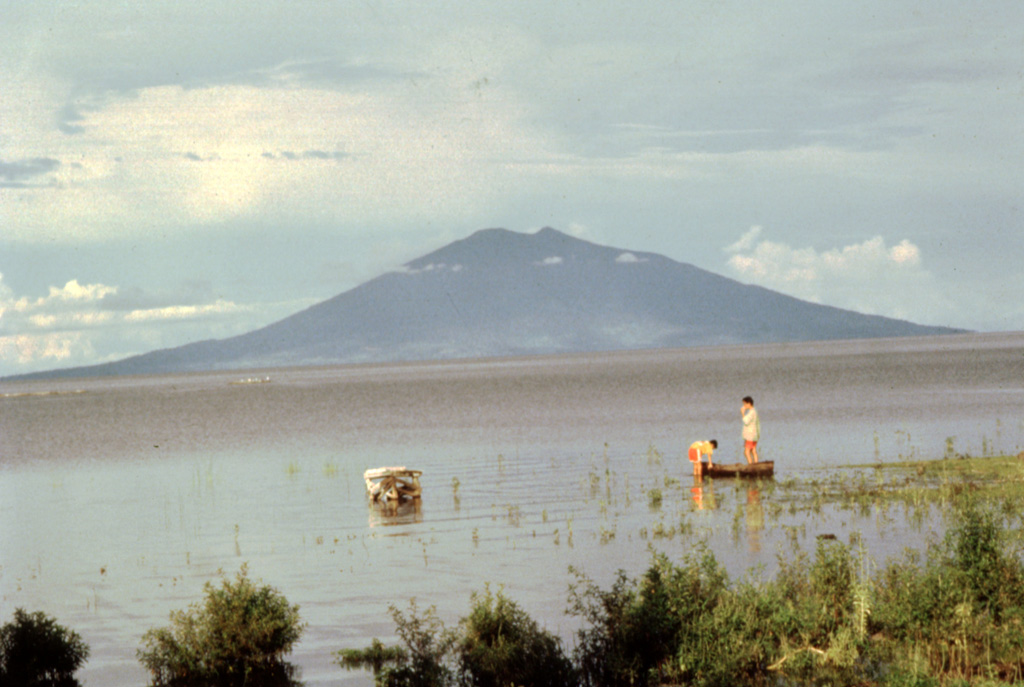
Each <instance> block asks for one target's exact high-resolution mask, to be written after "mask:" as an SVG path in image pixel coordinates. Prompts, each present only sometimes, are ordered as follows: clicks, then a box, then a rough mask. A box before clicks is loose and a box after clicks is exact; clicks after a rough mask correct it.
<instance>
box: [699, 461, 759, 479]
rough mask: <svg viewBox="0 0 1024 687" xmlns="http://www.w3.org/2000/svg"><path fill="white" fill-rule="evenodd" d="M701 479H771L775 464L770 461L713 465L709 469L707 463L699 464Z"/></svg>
mask: <svg viewBox="0 0 1024 687" xmlns="http://www.w3.org/2000/svg"><path fill="white" fill-rule="evenodd" d="M700 474H701V477H771V476H772V475H774V474H775V462H774V461H771V460H765V461H761V462H760V463H733V464H731V465H721V464H719V463H715V466H714V467H713V468H709V467H708V464H707V463H704V462H702V463H701V464H700Z"/></svg>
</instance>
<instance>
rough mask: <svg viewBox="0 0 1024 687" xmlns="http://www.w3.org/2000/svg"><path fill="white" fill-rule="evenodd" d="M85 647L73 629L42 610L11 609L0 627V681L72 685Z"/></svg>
mask: <svg viewBox="0 0 1024 687" xmlns="http://www.w3.org/2000/svg"><path fill="white" fill-rule="evenodd" d="M88 657H89V647H88V646H87V645H86V643H85V642H84V641H82V638H81V637H80V636H79V635H78V633H77V632H74V631H73V630H69V629H67V628H65V627H62V626H61V625H58V624H57V621H56V620H54V619H53V618H50V617H48V616H47V615H46V614H44V613H42V612H38V611H37V612H35V613H26V612H25V611H24V610H22V609H20V608H19V609H17V610H15V611H14V620H13V621H11V622H9V623H6V624H5V625H4V626H3V627H0V685H12V686H13V685H18V686H19V687H73V686H75V685H78V680H76V679H75V678H74V674H75V671H76V670H78V669H79V668H80V667H81V666H82V664H83V663H85V659H86V658H88Z"/></svg>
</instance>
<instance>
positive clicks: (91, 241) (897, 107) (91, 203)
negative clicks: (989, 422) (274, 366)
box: [0, 0, 1024, 375]
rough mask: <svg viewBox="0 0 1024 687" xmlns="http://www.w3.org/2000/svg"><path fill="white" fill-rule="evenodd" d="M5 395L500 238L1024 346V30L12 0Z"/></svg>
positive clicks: (441, 8)
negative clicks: (627, 255)
mask: <svg viewBox="0 0 1024 687" xmlns="http://www.w3.org/2000/svg"><path fill="white" fill-rule="evenodd" d="M3 14H4V16H3V21H2V22H0V275H2V276H0V375H3V374H12V373H17V372H27V371H32V370H38V369H47V368H52V367H63V366H70V365H82V364H90V363H96V362H103V361H107V360H111V359H116V358H120V357H124V356H126V355H130V354H134V353H140V352H144V351H147V350H151V349H154V348H160V347H167V346H173V345H179V344H182V343H186V342H188V341H193V340H197V339H205V338H211V337H222V336H228V335H231V334H236V333H241V332H243V331H248V330H250V329H253V328H255V327H257V326H260V325H263V324H267V323H269V322H271V321H274V320H276V319H279V318H280V317H283V316H285V315H287V314H289V313H291V312H294V311H296V310H298V309H300V308H303V307H306V306H308V305H311V304H312V303H314V302H317V301H319V300H322V299H324V298H327V297H330V296H333V295H335V294H337V293H340V292H342V291H344V290H347V289H349V288H351V287H353V286H356V285H358V284H359V283H362V282H363V281H366V280H367V279H369V278H371V277H374V276H376V275H378V274H380V273H381V272H384V271H387V270H389V269H394V268H396V267H397V266H399V265H401V264H402V263H404V262H406V261H408V260H411V259H413V258H416V257H418V256H420V255H423V254H425V253H427V252H429V251H431V250H434V249H436V248H439V247H441V246H442V245H444V244H446V243H448V242H450V241H453V240H456V239H459V238H462V237H464V236H466V235H468V234H470V233H472V232H473V231H475V230H477V229H481V228H485V227H497V226H500V227H505V228H508V229H513V230H517V231H535V230H536V229H538V228H540V227H542V226H546V225H548V226H552V227H555V228H556V229H560V230H562V231H565V232H567V233H572V234H574V235H576V236H579V237H581V238H585V239H587V240H591V241H595V242H597V243H602V244H607V245H613V246H617V247H621V248H626V249H631V250H644V251H653V252H657V253H662V254H664V255H667V256H669V257H671V258H673V259H675V260H679V261H682V262H689V263H692V264H695V265H697V266H699V267H702V268H704V269H708V270H712V271H714V272H718V273H721V274H724V275H726V276H730V277H733V278H736V279H739V280H740V281H744V282H748V283H756V284H761V285H764V286H767V287H769V288H773V289H777V290H780V291H783V292H786V293H789V294H792V295H795V296H798V297H801V298H806V299H809V300H813V301H818V302H822V303H828V304H832V305H837V306H840V307H846V308H852V309H857V310H860V311H863V312H870V313H878V314H883V315H889V316H896V317H901V318H906V319H910V320H913V321H916V322H920V323H925V324H945V325H953V326H958V327H966V328H970V329H978V330H1020V329H1024V269H1022V268H1021V264H1020V263H1021V259H1022V257H1024V234H1022V229H1024V223H1022V218H1021V208H1020V202H1021V197H1022V188H1024V183H1022V182H1024V175H1022V169H1024V120H1022V117H1021V112H1022V111H1024V50H1022V49H1021V46H1022V45H1024V3H1021V2H1019V1H1018V0H1007V1H1006V2H1000V1H998V0H993V1H990V2H985V3H963V2H960V1H957V2H943V1H930V2H909V1H908V2H892V1H891V0H884V1H882V2H875V1H873V0H867V1H864V2H857V3H827V2H819V1H817V0H815V1H813V2H787V1H786V0H781V1H780V2H773V3H760V2H756V3H755V2H728V1H723V0H708V1H699V2H686V1H682V0H672V1H669V2H650V1H644V0H639V1H638V2H633V3H627V4H623V3H621V2H602V1H599V0H588V1H587V2H552V0H540V1H533V0H520V1H517V2H505V3H472V2H461V3H456V2H445V3H424V2H421V1H419V0H417V1H415V2H399V1H395V2H381V1H380V0H367V1H366V2H358V3H357V2H332V3H326V2H313V1H303V0H290V1H282V2H270V1H266V0H261V1H260V2H255V3H237V2H211V1H209V0H207V1H196V0H171V1H166V2H164V1H152V2H145V3H125V2H122V0H116V1H113V0H92V1H91V2H87V3H85V2H81V3H80V2H62V3H56V2H53V3H51V2H37V1H35V0H7V2H6V3H5V5H4V12H3Z"/></svg>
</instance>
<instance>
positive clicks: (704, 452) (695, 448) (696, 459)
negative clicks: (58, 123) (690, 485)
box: [689, 439, 718, 477]
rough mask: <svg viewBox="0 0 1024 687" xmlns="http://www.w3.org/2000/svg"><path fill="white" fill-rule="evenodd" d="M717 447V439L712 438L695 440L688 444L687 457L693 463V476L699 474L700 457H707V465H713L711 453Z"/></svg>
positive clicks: (698, 475)
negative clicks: (709, 439)
mask: <svg viewBox="0 0 1024 687" xmlns="http://www.w3.org/2000/svg"><path fill="white" fill-rule="evenodd" d="M716 448H718V441H717V440H716V439H712V440H711V441H704V440H702V441H695V442H693V443H692V444H690V451H689V458H690V462H691V463H693V474H694V476H695V477H700V476H701V467H700V457H701V456H707V457H708V467H709V468H711V467H714V463H713V461H712V459H711V454H713V453H714V452H715V449H716Z"/></svg>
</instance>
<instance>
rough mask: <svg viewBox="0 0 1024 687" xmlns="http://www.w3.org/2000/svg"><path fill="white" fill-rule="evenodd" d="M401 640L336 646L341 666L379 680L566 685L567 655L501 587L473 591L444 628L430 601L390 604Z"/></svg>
mask: <svg viewBox="0 0 1024 687" xmlns="http://www.w3.org/2000/svg"><path fill="white" fill-rule="evenodd" d="M391 616H392V618H394V620H395V625H396V631H397V633H398V636H399V637H400V638H401V640H402V643H403V646H399V647H386V646H384V645H383V644H382V643H381V642H380V641H379V640H376V639H375V640H373V643H372V644H371V645H370V646H369V647H368V648H366V649H346V650H342V651H340V652H338V663H339V664H340V665H341V666H342V667H344V668H346V669H354V668H367V669H370V670H372V671H373V673H374V680H375V683H376V684H377V685H378V686H379V687H447V686H450V685H462V686H464V687H514V686H517V685H518V686H526V685H529V686H531V687H569V686H570V685H575V684H576V680H575V673H574V671H573V668H572V663H571V661H570V660H569V658H568V657H567V656H566V655H565V653H564V652H563V651H562V647H561V642H560V641H559V640H558V638H557V637H555V636H554V635H552V634H550V633H548V632H546V631H544V630H542V629H541V628H540V627H539V626H538V625H537V623H536V622H535V621H534V620H533V619H532V618H530V617H529V616H528V615H527V614H526V613H525V612H524V611H523V610H522V609H520V608H519V607H518V606H517V605H516V604H515V602H513V601H511V600H510V599H508V598H507V597H506V596H504V595H503V594H501V593H500V592H499V593H497V594H492V593H491V592H490V590H487V591H486V592H485V593H484V594H482V595H481V594H474V595H473V596H472V609H471V611H470V614H469V616H467V617H465V618H463V619H462V620H461V621H460V623H459V629H458V630H449V629H446V628H445V627H444V624H443V623H442V622H441V620H440V619H438V617H437V615H436V614H435V612H434V609H433V608H430V609H428V610H427V611H426V612H424V613H419V612H418V610H417V608H416V604H415V603H412V604H410V610H409V613H408V614H405V613H402V612H401V611H399V610H397V609H396V608H394V607H391Z"/></svg>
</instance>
